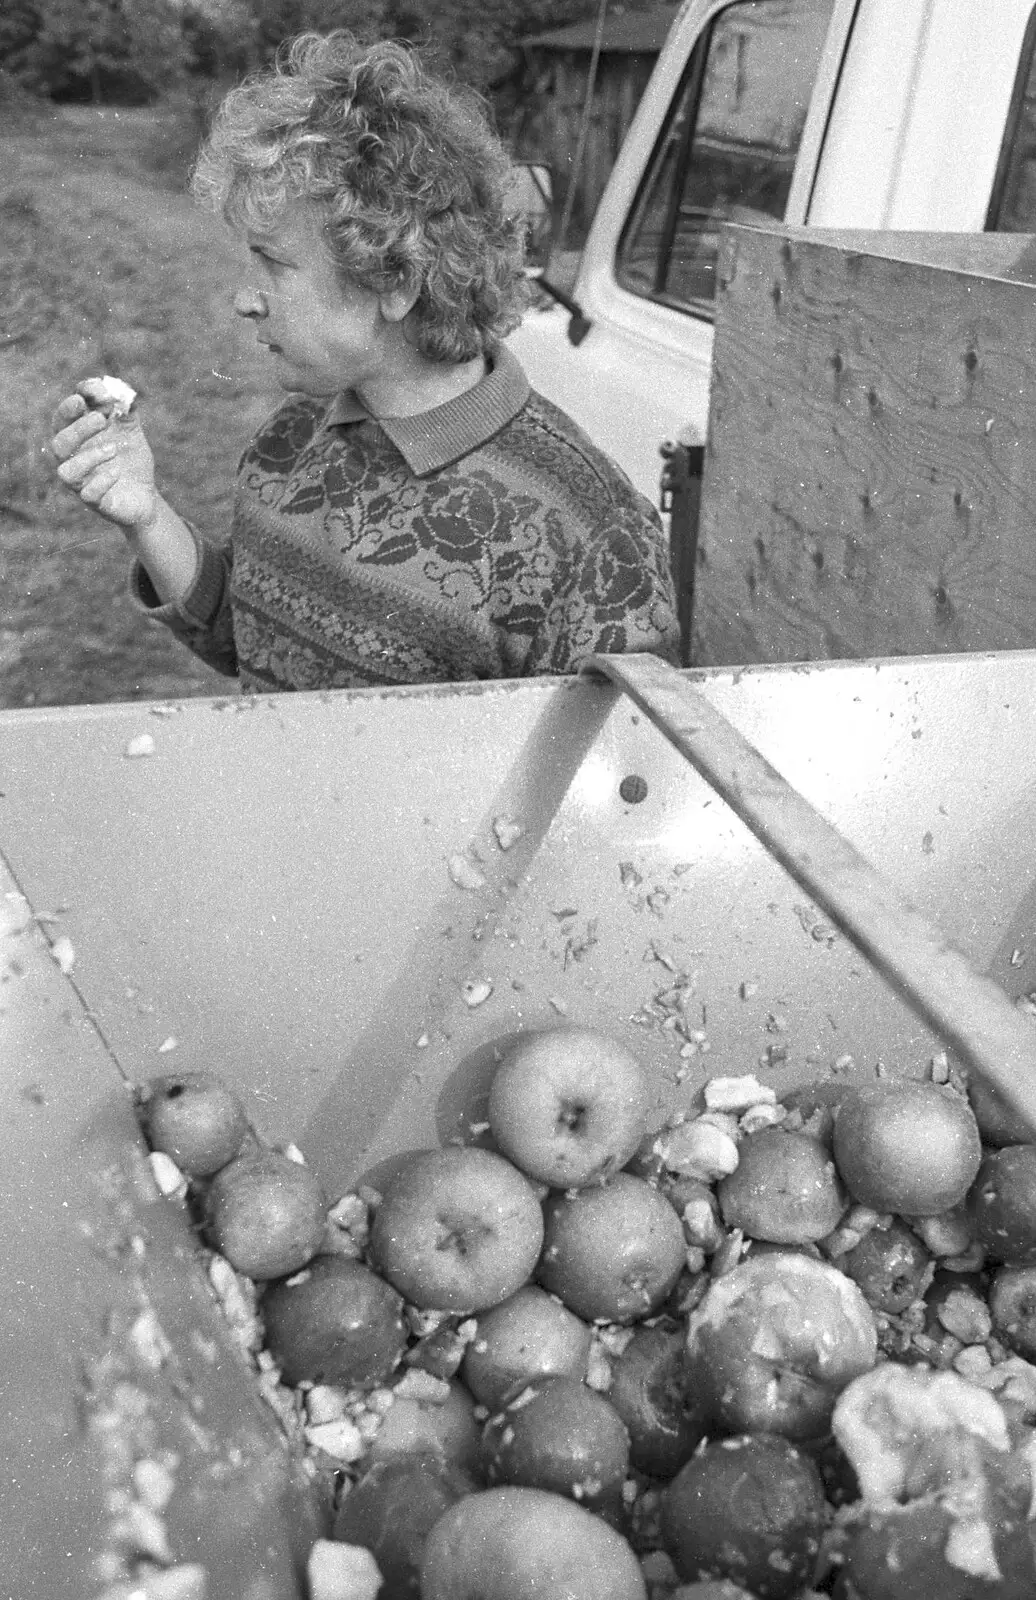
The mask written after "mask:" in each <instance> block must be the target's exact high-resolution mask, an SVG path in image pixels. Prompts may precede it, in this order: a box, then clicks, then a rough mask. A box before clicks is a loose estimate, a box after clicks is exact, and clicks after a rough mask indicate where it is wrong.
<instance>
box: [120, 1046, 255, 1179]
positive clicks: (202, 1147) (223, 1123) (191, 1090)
mask: <svg viewBox="0 0 1036 1600" xmlns="http://www.w3.org/2000/svg"><path fill="white" fill-rule="evenodd" d="M137 1109H138V1114H139V1116H140V1120H141V1124H142V1126H143V1129H144V1134H145V1136H146V1138H147V1141H148V1143H149V1145H150V1146H151V1148H152V1150H161V1151H163V1152H164V1153H165V1154H166V1155H167V1156H169V1157H170V1159H171V1160H173V1161H175V1162H176V1165H177V1166H178V1167H179V1168H180V1171H181V1172H183V1173H186V1174H187V1176H188V1177H189V1178H207V1177H210V1176H211V1175H212V1173H214V1172H218V1171H219V1169H220V1168H221V1167H225V1166H226V1165H227V1162H228V1161H233V1159H234V1157H235V1156H236V1155H237V1153H238V1151H239V1150H240V1149H241V1146H242V1145H243V1144H244V1142H245V1140H246V1138H247V1137H248V1135H249V1131H250V1130H249V1126H248V1118H247V1117H246V1116H245V1112H244V1107H243V1106H242V1104H241V1102H240V1100H238V1098H237V1096H236V1095H235V1094H234V1093H233V1091H232V1090H231V1089H228V1088H227V1086H226V1084H225V1083H222V1082H221V1081H220V1079H219V1078H215V1077H213V1076H212V1075H211V1074H210V1073H207V1072H170V1073H166V1074H164V1075H163V1076H162V1077H159V1078H152V1079H151V1081H150V1082H149V1083H145V1084H142V1085H141V1086H140V1087H139V1089H138V1091H137Z"/></svg>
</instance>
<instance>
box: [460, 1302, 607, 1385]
mask: <svg viewBox="0 0 1036 1600" xmlns="http://www.w3.org/2000/svg"><path fill="white" fill-rule="evenodd" d="M591 1338H592V1335H591V1332H590V1329H589V1328H588V1327H587V1325H586V1323H585V1322H583V1321H582V1319H581V1318H579V1317H577V1316H576V1315H575V1314H574V1313H573V1312H571V1311H569V1310H568V1308H567V1306H563V1305H562V1304H561V1301H560V1300H557V1299H556V1298H555V1297H554V1296H553V1295H551V1294H548V1293H547V1291H546V1290H545V1289H540V1288H538V1287H537V1285H536V1284H532V1283H529V1284H525V1285H524V1286H523V1287H522V1288H521V1289H519V1290H517V1292H516V1293H515V1294H513V1295H511V1296H510V1297H509V1298H508V1299H507V1300H503V1301H501V1303H500V1305H498V1306H493V1307H492V1308H491V1309H490V1310H489V1311H481V1312H479V1315H478V1318H477V1327H476V1331H475V1336H474V1338H473V1339H472V1340H471V1341H470V1343H469V1344H468V1345H467V1348H466V1349H465V1352H464V1359H463V1361H462V1362H461V1366H460V1377H461V1379H462V1381H463V1382H464V1383H465V1384H466V1385H467V1387H468V1388H469V1389H470V1390H471V1393H472V1394H473V1395H474V1396H475V1399H476V1400H477V1401H478V1402H479V1404H480V1405H484V1406H488V1407H489V1408H490V1409H491V1410H492V1409H495V1407H497V1406H498V1405H499V1404H500V1402H501V1401H502V1400H503V1398H504V1396H505V1395H506V1394H508V1393H509V1392H510V1391H511V1390H512V1389H514V1388H515V1387H516V1386H518V1385H519V1384H522V1383H527V1382H529V1380H530V1379H532V1378H541V1377H546V1376H547V1375H548V1374H551V1373H555V1374H568V1375H570V1376H572V1377H576V1378H583V1377H585V1376H586V1363H587V1359H588V1357H589V1355H590V1341H591Z"/></svg>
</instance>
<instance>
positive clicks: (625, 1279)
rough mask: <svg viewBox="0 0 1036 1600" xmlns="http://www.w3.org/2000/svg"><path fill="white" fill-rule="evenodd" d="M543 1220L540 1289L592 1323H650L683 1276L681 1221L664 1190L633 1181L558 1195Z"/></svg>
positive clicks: (619, 1179) (628, 1177)
mask: <svg viewBox="0 0 1036 1600" xmlns="http://www.w3.org/2000/svg"><path fill="white" fill-rule="evenodd" d="M544 1214H545V1220H546V1231H545V1234H544V1245H543V1255H542V1257H541V1260H540V1266H539V1280H540V1283H541V1284H542V1285H543V1287H544V1288H545V1289H547V1290H548V1291H549V1292H550V1293H552V1294H556V1295H557V1296H558V1297H559V1299H561V1300H563V1301H564V1303H565V1305H566V1306H568V1308H569V1310H570V1311H574V1312H575V1313H576V1315H577V1316H579V1317H584V1318H585V1319H586V1320H587V1321H588V1322H593V1321H595V1320H596V1321H603V1322H622V1323H629V1322H636V1321H639V1320H641V1319H642V1318H644V1317H648V1316H650V1315H651V1313H652V1311H655V1310H656V1309H657V1308H658V1307H659V1306H660V1305H661V1304H662V1302H663V1301H664V1300H665V1298H666V1296H667V1295H668V1293H669V1291H670V1289H671V1288H672V1287H673V1285H674V1284H675V1282H676V1280H677V1279H678V1278H679V1276H680V1273H681V1270H682V1269H683V1266H684V1263H685V1260H686V1245H685V1244H684V1237H683V1227H682V1225H681V1223H680V1218H679V1217H678V1216H677V1214H676V1212H675V1211H674V1210H673V1208H672V1206H671V1205H670V1204H669V1201H668V1200H666V1199H665V1197H664V1196H663V1195H660V1194H659V1192H658V1190H657V1189H654V1188H652V1186H651V1184H649V1183H645V1181H644V1180H643V1178H635V1177H633V1175H632V1174H631V1173H628V1172H617V1173H615V1175H614V1176H613V1177H611V1178H609V1179H608V1181H607V1182H606V1183H603V1184H600V1185H594V1186H593V1187H591V1188H587V1189H580V1190H579V1191H578V1192H576V1193H569V1194H564V1195H552V1196H551V1197H550V1198H549V1199H548V1201H547V1203H546V1205H545V1207H544Z"/></svg>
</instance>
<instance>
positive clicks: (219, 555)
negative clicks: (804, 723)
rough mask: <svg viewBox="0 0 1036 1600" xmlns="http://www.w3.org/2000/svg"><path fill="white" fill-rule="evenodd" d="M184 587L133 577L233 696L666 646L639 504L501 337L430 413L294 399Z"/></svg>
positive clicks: (658, 539) (244, 463)
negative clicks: (183, 591)
mask: <svg viewBox="0 0 1036 1600" xmlns="http://www.w3.org/2000/svg"><path fill="white" fill-rule="evenodd" d="M197 542H198V552H199V560H198V567H197V571H196V574H195V577H194V581H193V583H192V586H191V588H190V590H189V592H188V593H187V595H186V596H185V597H184V599H183V600H182V601H181V602H179V603H177V604H171V605H170V604H167V605H162V604H160V603H159V600H158V596H157V594H156V593H155V590H154V588H153V586H152V584H151V582H150V579H149V578H148V576H147V574H146V572H145V571H144V570H143V568H142V567H140V566H139V565H137V566H136V567H135V569H134V573H133V578H132V588H133V591H134V593H135V595H136V598H137V599H138V601H139V602H140V603H141V604H142V605H143V607H144V608H145V609H146V610H147V611H148V613H149V614H150V615H151V616H152V617H153V618H155V619H156V620H158V621H160V622H164V623H166V624H167V625H168V626H169V627H170V628H171V629H172V630H173V632H174V633H175V634H176V635H177V636H178V637H179V638H180V639H182V640H183V642H184V643H185V644H187V645H188V646H189V647H190V648H191V649H192V650H193V651H195V652H196V653H197V654H198V655H199V656H201V657H202V658H203V659H204V660H205V661H207V662H209V664H210V665H212V666H214V667H216V668H217V669H218V670H219V671H221V672H223V673H226V674H228V675H231V676H234V675H236V676H239V677H240V679H241V685H242V688H243V689H245V690H246V691H248V690H251V691H260V692H265V691H269V690H280V689H326V688H355V687H362V686H369V685H395V684H408V683H431V682H460V681H464V680H470V679H478V678H516V677H525V676H528V675H533V674H541V673H570V672H574V671H575V670H576V668H577V666H578V664H579V662H580V661H581V660H582V659H584V658H585V657H586V656H589V655H591V654H593V653H594V652H598V651H600V652H609V653H612V652H618V651H626V650H648V651H654V652H657V653H659V654H661V655H664V656H666V657H667V658H669V659H670V660H674V661H675V660H676V659H677V654H678V649H679V630H678V626H677V622H676V617H675V601H674V595H673V588H672V579H671V576H670V571H669V562H668V553H667V549H666V543H665V537H664V534H663V531H662V525H661V522H660V519H659V517H658V515H657V513H656V512H655V511H654V509H653V507H652V506H651V505H650V504H649V503H648V502H647V501H646V500H645V499H644V498H643V497H642V496H641V495H639V494H638V493H637V491H636V490H635V489H634V488H633V486H632V485H631V484H630V482H629V480H628V479H627V478H626V477H625V475H624V474H623V473H622V472H621V471H620V470H619V469H618V467H616V466H615V465H614V463H613V462H611V460H610V459H609V458H608V457H606V456H604V455H603V454H602V453H601V452H600V451H599V450H597V449H596V448H595V446H594V445H592V444H591V442H590V440H589V439H588V438H587V437H586V436H585V434H584V433H583V432H582V431H581V430H580V429H579V428H578V427H577V426H576V424H575V423H574V422H573V421H572V420H571V419H570V418H569V417H567V416H566V415H565V414H564V413H563V412H561V411H559V410H558V409H557V408H556V407H555V406H553V405H551V404H550V403H549V402H548V401H546V400H545V399H543V398H542V397H541V396H540V395H537V394H536V393H534V392H533V391H532V390H530V388H529V384H528V380H527V379H526V377H525V374H524V372H523V371H522V369H521V367H520V366H519V365H518V362H517V361H516V360H515V358H514V356H513V355H512V354H511V353H510V351H508V350H507V349H506V347H502V348H500V349H498V350H497V351H496V352H495V354H494V357H493V360H492V363H491V365H490V368H489V370H488V372H487V374H486V375H485V377H483V379H482V380H481V381H480V382H479V383H478V384H477V385H476V386H475V387H474V388H472V389H469V390H467V391H466V392H465V393H463V394H461V395H460V396H458V397H457V398H455V399H453V400H450V401H447V402H446V404H444V405H441V406H438V407H436V408H435V410H433V411H426V412H423V413H422V414H420V415H418V416H414V417H403V418H399V417H395V418H381V419H378V420H375V419H374V418H373V417H371V416H370V415H369V414H368V413H367V412H366V411H365V410H364V409H363V408H362V407H361V406H360V405H359V403H358V402H357V401H356V400H355V398H354V397H353V396H352V395H350V394H340V395H338V396H337V397H336V398H335V399H334V400H333V401H331V402H328V401H327V400H316V399H310V398H307V397H302V396H293V397H292V398H291V399H290V400H288V401H287V402H286V403H285V404H283V405H282V406H281V407H280V409H279V410H278V411H277V412H276V413H275V414H274V415H273V416H272V417H271V418H270V420H269V421H268V422H267V423H266V424H265V425H264V426H263V427H262V428H261V429H260V430H259V432H258V434H257V435H256V437H255V438H254V439H253V441H252V443H251V444H250V446H249V447H248V449H247V450H246V452H245V454H244V456H243V457H242V460H241V464H240V468H239V471H238V480H237V493H236V501H235V512H234V524H233V530H232V534H231V538H230V541H229V543H226V544H223V545H219V544H215V543H210V542H207V541H205V540H201V539H198V541H197Z"/></svg>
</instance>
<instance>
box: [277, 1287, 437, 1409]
mask: <svg viewBox="0 0 1036 1600" xmlns="http://www.w3.org/2000/svg"><path fill="white" fill-rule="evenodd" d="M260 1310H261V1313H262V1318H263V1325H264V1327H265V1330H266V1347H267V1349H268V1350H269V1351H270V1353H271V1355H272V1356H273V1358H274V1360H275V1361H276V1362H277V1363H278V1365H279V1366H280V1368H281V1370H282V1372H283V1374H284V1377H285V1379H286V1381H287V1382H288V1383H290V1384H292V1385H294V1384H297V1383H302V1382H305V1381H308V1382H310V1383H330V1384H343V1385H345V1386H346V1387H347V1388H368V1387H373V1386H374V1385H376V1384H379V1383H383V1382H384V1380H385V1379H386V1378H387V1377H388V1375H389V1373H390V1372H392V1371H394V1369H395V1367H396V1366H397V1365H398V1363H399V1360H400V1357H401V1356H402V1354H403V1351H404V1349H405V1348H406V1341H407V1326H406V1323H405V1322H404V1320H403V1302H402V1300H401V1299H400V1297H399V1295H398V1294H397V1293H396V1291H395V1290H394V1289H391V1288H390V1287H389V1285H388V1284H387V1283H386V1282H385V1280H384V1278H379V1277H378V1275H377V1273H376V1272H372V1271H371V1270H370V1268H369V1267H365V1266H364V1265H363V1264H362V1262H359V1261H351V1260H350V1259H349V1258H348V1256H317V1257H316V1258H315V1259H314V1260H313V1261H311V1262H310V1263H309V1265H308V1266H306V1267H305V1268H303V1270H302V1271H301V1272H298V1273H296V1274H295V1275H294V1276H293V1277H290V1278H283V1279H282V1280H281V1281H280V1282H279V1283H275V1284H272V1285H271V1287H270V1288H268V1289H267V1290H266V1293H265V1294H264V1295H263V1298H262V1302H261V1306H260Z"/></svg>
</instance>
